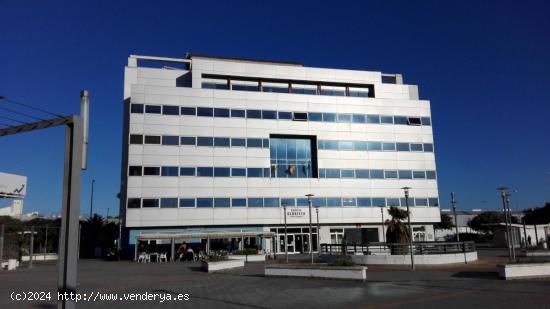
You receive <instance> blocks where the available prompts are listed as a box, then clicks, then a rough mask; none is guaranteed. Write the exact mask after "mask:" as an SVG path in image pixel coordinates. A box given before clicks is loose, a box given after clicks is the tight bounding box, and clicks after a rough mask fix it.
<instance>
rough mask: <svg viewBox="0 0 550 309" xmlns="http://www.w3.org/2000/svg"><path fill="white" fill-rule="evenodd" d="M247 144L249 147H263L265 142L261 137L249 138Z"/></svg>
mask: <svg viewBox="0 0 550 309" xmlns="http://www.w3.org/2000/svg"><path fill="white" fill-rule="evenodd" d="M246 145H247V147H253V148H262V145H263V142H262V139H261V138H249V139H248V140H247V143H246Z"/></svg>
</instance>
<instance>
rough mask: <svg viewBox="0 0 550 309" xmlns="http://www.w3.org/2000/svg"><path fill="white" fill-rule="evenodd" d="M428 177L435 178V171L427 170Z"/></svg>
mask: <svg viewBox="0 0 550 309" xmlns="http://www.w3.org/2000/svg"><path fill="white" fill-rule="evenodd" d="M426 178H428V179H435V178H436V176H435V171H426Z"/></svg>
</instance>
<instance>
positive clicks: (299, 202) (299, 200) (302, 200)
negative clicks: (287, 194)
mask: <svg viewBox="0 0 550 309" xmlns="http://www.w3.org/2000/svg"><path fill="white" fill-rule="evenodd" d="M296 206H298V207H307V206H309V205H308V202H307V198H304V197H299V198H297V199H296Z"/></svg>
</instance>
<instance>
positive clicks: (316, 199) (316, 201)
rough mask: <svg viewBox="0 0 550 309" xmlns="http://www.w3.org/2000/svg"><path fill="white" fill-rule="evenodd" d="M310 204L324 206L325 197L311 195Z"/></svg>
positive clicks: (325, 204)
mask: <svg viewBox="0 0 550 309" xmlns="http://www.w3.org/2000/svg"><path fill="white" fill-rule="evenodd" d="M311 206H313V207H326V206H327V199H326V198H325V197H313V198H311Z"/></svg>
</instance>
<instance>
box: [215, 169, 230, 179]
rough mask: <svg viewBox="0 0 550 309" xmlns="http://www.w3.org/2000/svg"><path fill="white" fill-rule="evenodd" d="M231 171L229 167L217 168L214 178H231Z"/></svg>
mask: <svg viewBox="0 0 550 309" xmlns="http://www.w3.org/2000/svg"><path fill="white" fill-rule="evenodd" d="M230 174H231V169H230V168H229V167H215V168H214V177H229V175H230Z"/></svg>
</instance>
